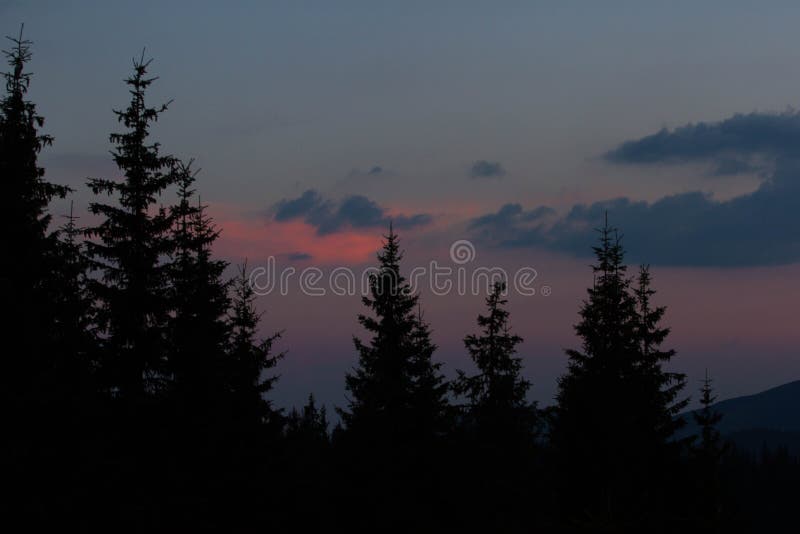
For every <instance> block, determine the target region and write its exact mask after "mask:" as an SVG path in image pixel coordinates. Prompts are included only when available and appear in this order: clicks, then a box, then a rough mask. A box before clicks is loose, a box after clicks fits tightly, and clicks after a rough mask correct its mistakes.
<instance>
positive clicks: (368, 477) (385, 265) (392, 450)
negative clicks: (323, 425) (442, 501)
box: [339, 225, 446, 529]
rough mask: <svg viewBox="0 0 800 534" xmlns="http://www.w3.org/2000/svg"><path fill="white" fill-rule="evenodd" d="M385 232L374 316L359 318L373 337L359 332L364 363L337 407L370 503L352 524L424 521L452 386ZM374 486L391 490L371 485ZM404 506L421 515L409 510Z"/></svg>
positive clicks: (374, 283)
mask: <svg viewBox="0 0 800 534" xmlns="http://www.w3.org/2000/svg"><path fill="white" fill-rule="evenodd" d="M384 238H385V241H384V243H383V248H382V249H381V251H380V252H379V253H378V270H377V272H376V273H375V274H373V275H371V276H370V281H369V282H370V287H369V289H370V294H369V295H368V296H364V297H363V298H362V302H363V304H364V305H365V306H366V307H368V308H369V309H370V310H371V312H372V315H366V314H361V315H359V317H358V320H359V323H360V324H361V325H362V326H363V327H364V329H365V330H367V332H369V333H370V334H371V335H372V337H371V338H370V340H369V342H368V343H365V342H363V341H361V340H360V339H358V338H357V337H354V338H353V341H354V344H355V347H356V350H357V351H358V354H359V359H358V366H357V367H356V368H355V369H353V371H352V372H350V373H348V374H347V375H346V377H345V387H346V390H347V392H348V407H347V409H340V410H339V413H340V415H341V417H342V420H343V422H344V424H345V428H346V432H345V434H344V438H345V439H344V441H345V442H346V445H345V448H346V449H347V450H348V452H349V454H350V456H349V457H348V458H349V459H347V460H345V463H346V464H347V463H350V464H353V467H354V469H351V470H350V471H349V472H347V473H346V474H345V476H347V477H348V478H349V479H350V480H351V483H352V484H353V485H354V491H355V492H356V495H355V496H354V497H353V498H355V499H359V500H363V502H364V503H365V506H364V507H363V508H362V510H363V511H362V513H361V514H360V515H358V514H356V515H354V516H353V517H352V520H353V521H354V522H355V523H353V524H350V525H348V528H382V529H386V528H394V529H403V528H414V527H412V525H414V526H418V525H420V524H424V523H425V521H426V519H425V518H427V517H428V516H429V512H430V509H429V508H427V507H428V506H430V504H431V503H430V499H429V498H428V497H429V494H428V493H427V491H426V489H427V488H429V487H430V485H428V486H426V485H425V483H424V481H423V479H422V478H421V477H423V476H428V475H429V474H430V473H429V470H430V466H431V457H433V456H435V451H436V449H435V447H434V442H435V440H436V434H437V432H439V431H441V430H440V429H443V424H444V422H445V421H446V401H445V397H444V395H445V392H446V389H445V388H444V387H443V385H444V383H443V378H442V377H441V374H440V370H439V366H438V365H436V364H434V363H433V362H432V359H431V356H432V354H433V352H434V350H435V347H434V345H433V344H432V342H431V341H430V338H429V330H428V327H427V324H426V323H425V322H424V320H422V317H421V315H420V313H419V312H417V313H415V310H416V308H417V306H418V300H419V296H418V295H417V294H415V293H413V292H412V290H411V287H410V286H409V285H408V283H407V282H406V280H405V278H404V277H403V276H402V275H401V274H400V261H401V260H402V257H403V254H402V252H401V251H400V247H399V238H398V236H397V234H396V233H395V232H394V229H393V228H392V226H391V225H390V227H389V234H388V235H386V236H384ZM423 411H424V412H425V413H422V412H423ZM375 485H379V486H380V487H381V488H383V489H384V490H385V491H383V490H382V491H378V492H376V491H373V490H370V489H368V488H371V487H374V486H375ZM404 508H408V509H413V510H415V511H416V513H415V514H403V513H401V512H400V510H402V509H404ZM390 518H391V521H390ZM429 526H430V525H429Z"/></svg>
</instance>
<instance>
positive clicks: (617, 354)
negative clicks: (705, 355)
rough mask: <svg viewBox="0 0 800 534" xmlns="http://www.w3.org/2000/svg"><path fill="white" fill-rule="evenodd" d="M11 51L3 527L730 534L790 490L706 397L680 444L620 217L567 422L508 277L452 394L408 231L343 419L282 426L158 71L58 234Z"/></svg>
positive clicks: (675, 402)
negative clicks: (159, 126) (83, 215)
mask: <svg viewBox="0 0 800 534" xmlns="http://www.w3.org/2000/svg"><path fill="white" fill-rule="evenodd" d="M12 41H13V47H12V48H11V49H10V50H8V51H7V52H6V53H5V54H6V57H7V60H8V64H9V67H10V69H9V71H8V72H6V73H5V81H6V88H5V94H4V96H3V99H2V102H1V103H0V180H1V181H0V183H2V186H3V187H4V188H5V191H6V192H7V194H6V195H5V202H4V207H3V209H2V210H0V217H2V227H3V228H4V229H5V230H6V231H5V236H6V240H7V245H6V248H5V253H4V256H3V261H2V262H0V269H1V271H0V284H2V294H3V296H4V305H3V306H2V309H3V316H2V318H0V328H2V338H3V340H4V342H5V349H4V351H3V353H4V356H3V360H2V372H1V373H0V380H1V381H2V384H1V385H0V386H1V389H2V391H1V392H0V395H2V398H0V406H1V408H0V409H1V410H2V421H3V426H4V432H3V434H4V438H3V440H2V442H3V443H2V450H0V455H2V468H3V472H4V474H5V479H6V481H7V484H6V486H7V488H9V489H10V490H11V491H10V492H9V493H10V494H11V496H9V497H8V498H6V499H4V507H5V508H6V510H7V511H8V512H9V513H8V514H7V515H6V516H5V517H19V518H21V519H22V521H23V522H24V523H23V524H25V525H27V526H28V527H30V528H28V530H37V529H38V528H42V527H49V528H64V527H73V528H76V529H78V530H86V531H93V530H100V529H103V530H108V529H112V530H117V531H135V532H139V531H141V532H152V531H197V530H214V531H217V530H222V531H246V532H250V531H255V530H256V529H258V530H267V531H279V532H282V531H288V532H297V531H305V530H309V529H315V530H327V531H397V532H428V531H431V532H433V531H478V530H485V531H492V532H523V531H525V532H527V531H537V530H538V531H546V532H576V531H585V532H642V531H652V532H677V531H687V530H693V529H699V528H703V529H704V530H707V531H712V532H716V531H722V529H725V530H737V529H742V528H750V527H751V525H753V524H756V525H762V526H763V525H764V524H765V523H764V522H765V521H767V522H768V521H769V520H770V519H768V518H766V517H762V516H761V515H759V514H762V513H766V512H764V510H766V509H767V508H759V507H755V506H754V504H753V503H754V502H755V499H754V498H753V496H752V495H750V494H748V493H746V492H744V491H742V492H739V491H738V490H737V488H744V487H749V486H752V481H754V480H760V481H761V483H762V484H766V485H769V486H771V487H780V488H785V487H788V486H789V484H790V483H793V482H796V481H797V480H798V477H797V473H798V469H797V464H796V461H795V460H792V459H790V458H785V457H783V456H781V455H779V454H778V455H776V456H768V455H767V456H765V457H764V458H762V459H761V461H758V462H756V461H753V460H752V459H749V458H747V457H745V456H743V455H740V454H739V455H737V454H735V453H734V451H731V449H730V448H729V447H728V446H727V444H726V443H725V442H724V440H723V439H722V438H721V437H720V435H719V432H718V431H717V430H716V425H717V423H718V421H719V416H718V414H715V413H714V412H713V410H712V409H711V404H712V403H713V390H712V386H711V382H710V380H708V379H707V380H706V381H705V383H704V384H703V387H702V390H701V401H702V405H703V409H701V410H699V411H698V412H696V413H695V414H694V417H695V418H696V421H697V423H698V425H699V426H700V428H701V432H700V433H699V435H698V436H691V437H688V438H679V437H678V434H676V432H678V430H679V429H680V428H681V426H682V425H683V424H684V421H683V420H682V418H681V417H680V414H681V413H682V412H684V411H685V410H686V407H687V405H688V402H689V397H688V393H687V392H686V377H685V375H683V374H681V373H678V372H674V371H671V370H668V365H669V363H670V361H671V359H672V358H673V356H674V355H675V351H673V350H671V349H668V348H665V346H666V343H665V342H666V340H667V337H668V335H669V329H668V328H667V327H665V326H663V324H662V319H663V316H664V313H665V309H664V308H663V307H659V306H657V305H655V304H654V303H653V297H654V295H655V290H654V289H653V285H652V278H651V273H650V270H649V269H648V267H647V266H642V267H640V268H639V269H638V270H637V271H636V272H635V273H633V274H629V273H628V270H627V269H628V267H627V265H626V264H625V261H624V254H625V251H624V248H623V245H622V241H621V236H620V234H619V233H618V232H617V230H616V229H614V228H613V227H611V226H610V225H609V224H608V222H607V221H606V223H605V225H604V226H603V227H602V228H601V229H600V230H599V239H598V243H597V245H596V246H595V247H594V257H595V260H594V263H593V266H592V271H593V283H592V285H591V287H589V288H588V289H587V294H586V297H585V299H584V300H583V302H582V304H581V306H580V312H579V319H578V322H577V324H576V325H575V333H576V335H577V339H578V340H579V341H580V346H579V347H577V348H575V349H571V350H568V351H567V358H568V365H567V370H566V372H565V374H564V375H563V376H562V377H561V378H560V380H559V383H558V395H557V399H556V404H555V405H554V406H552V407H548V408H540V407H539V406H537V405H536V404H535V403H532V402H530V401H529V400H528V393H529V389H530V388H531V383H530V382H529V381H527V380H526V379H525V378H523V374H522V369H523V363H524V360H523V358H522V357H520V356H519V354H518V352H517V349H518V347H519V345H520V343H521V342H522V341H523V340H522V338H521V337H520V336H519V335H517V334H516V333H515V331H514V330H513V328H512V326H511V318H510V315H509V312H508V310H507V309H506V304H507V300H506V298H505V296H504V295H505V289H506V288H505V285H504V283H503V282H497V283H496V284H495V285H494V287H493V288H492V291H491V292H490V294H489V295H488V296H487V298H486V302H485V305H486V308H485V310H484V311H483V312H481V313H480V314H479V315H478V317H477V324H476V327H475V331H474V333H470V334H469V335H467V336H466V337H465V338H464V347H465V350H466V351H467V353H468V354H469V356H470V358H471V360H472V362H473V364H474V365H473V366H472V368H471V369H469V370H458V371H457V374H456V377H455V378H454V379H452V380H447V379H446V377H445V375H444V373H443V370H442V364H441V363H440V362H438V361H436V358H435V355H436V346H435V344H434V343H433V341H432V339H431V325H430V324H429V323H428V322H427V321H426V319H425V315H424V312H423V309H422V303H421V301H420V297H419V295H418V294H416V293H414V292H412V290H411V288H410V287H409V285H408V283H407V281H406V280H405V278H404V277H403V275H402V270H401V262H402V259H403V254H402V250H401V248H400V243H399V238H398V235H397V234H396V233H395V232H394V231H393V230H392V229H391V228H390V229H389V233H388V234H387V235H386V236H384V242H383V246H382V249H381V250H380V252H379V253H378V256H377V262H378V266H377V267H378V269H377V270H376V272H375V274H374V275H372V276H371V277H370V280H369V290H370V291H369V294H368V295H366V296H365V297H363V299H362V300H363V304H364V308H365V311H364V313H363V314H361V315H359V316H358V323H359V324H360V325H361V327H363V331H364V332H366V338H359V337H354V339H353V341H354V348H355V350H356V353H357V356H358V360H357V363H356V365H355V366H354V368H353V369H352V370H351V371H350V372H349V373H347V375H346V376H345V377H344V383H345V389H346V399H347V402H346V405H345V406H343V407H339V408H337V412H338V415H339V418H340V420H341V423H339V424H337V425H336V426H335V427H334V428H333V429H331V428H330V425H329V421H328V415H327V413H326V409H325V407H324V406H318V405H317V403H316V401H315V399H314V397H313V395H311V396H309V400H308V403H307V404H306V405H305V406H303V407H300V408H299V409H293V410H291V411H290V412H288V413H287V412H286V411H284V410H282V409H279V408H277V407H275V406H274V405H273V404H272V402H271V401H270V392H271V390H272V388H273V386H274V383H275V381H276V380H277V377H278V374H277V366H278V365H279V363H280V360H281V359H282V358H283V357H284V354H283V353H281V352H277V351H276V350H275V342H276V340H277V339H278V338H279V336H280V333H276V334H274V335H272V336H269V337H260V335H259V330H260V328H259V323H260V315H259V313H258V311H257V310H256V307H255V303H254V301H255V295H254V293H253V290H252V288H251V286H250V285H249V283H248V276H247V274H248V273H247V268H246V265H242V266H240V267H239V270H238V275H236V276H235V277H233V278H232V279H228V278H227V277H226V273H227V272H228V267H229V265H228V264H227V262H225V261H223V260H220V259H219V258H217V257H215V256H214V254H213V246H214V243H215V241H216V239H217V238H218V237H219V234H220V229H219V228H217V227H216V226H215V224H214V221H213V220H212V218H211V217H210V216H209V215H208V212H207V206H206V205H205V204H203V203H202V202H201V201H200V198H199V195H198V193H197V191H196V190H195V179H196V171H195V169H194V168H193V162H192V161H191V160H187V161H184V160H181V159H179V158H177V157H174V156H172V155H169V154H167V153H165V152H164V151H163V150H162V147H161V145H160V144H159V143H158V142H155V141H153V140H152V139H151V136H150V129H151V127H152V126H153V124H154V123H155V122H156V121H157V120H158V119H159V118H160V116H161V114H162V113H164V112H165V111H166V110H167V107H168V104H165V105H161V106H151V105H150V104H149V103H148V101H147V99H146V95H147V91H148V89H149V87H150V86H151V84H152V83H153V82H154V81H155V80H156V78H154V77H152V76H150V74H149V72H148V70H149V67H150V62H149V61H147V60H145V58H144V55H142V57H140V58H139V59H136V60H134V63H133V71H132V73H131V74H130V76H129V77H128V78H127V79H126V80H125V84H126V86H127V88H128V91H129V94H130V101H129V103H128V105H127V107H125V108H124V109H121V110H117V111H115V112H114V113H115V114H116V117H117V119H118V121H119V124H120V127H119V132H117V133H112V134H110V137H109V141H110V144H111V147H112V151H111V153H112V157H113V160H114V162H115V164H116V165H117V167H118V168H119V171H120V176H121V178H120V179H108V178H102V177H99V178H91V179H89V180H88V182H87V186H88V188H89V189H90V190H91V192H92V193H93V195H94V200H93V202H92V203H91V204H90V206H89V211H90V213H91V214H92V215H93V220H94V221H96V222H95V223H94V224H93V225H92V226H89V227H85V228H84V227H79V226H78V224H77V217H75V216H74V214H73V213H70V215H69V216H67V217H66V222H65V223H64V224H63V225H60V226H59V225H57V224H56V223H55V221H54V220H53V219H52V215H51V214H50V213H49V205H50V204H51V202H52V201H53V200H55V199H57V198H62V199H63V198H66V197H68V196H69V194H70V193H71V192H72V191H71V190H70V189H69V188H68V187H65V186H61V185H56V184H53V183H50V182H49V181H48V180H47V179H46V177H45V171H44V169H43V168H42V167H41V166H40V165H39V163H38V157H39V154H40V153H41V151H42V150H43V149H44V148H46V147H47V146H49V145H51V144H52V142H53V139H52V138H51V137H49V136H47V135H45V134H42V133H41V129H42V127H43V124H44V119H43V118H42V117H41V116H40V115H39V113H38V112H37V109H36V106H35V104H34V103H32V102H31V101H29V100H28V97H27V92H28V89H29V86H30V83H31V76H30V74H29V73H28V72H27V70H26V66H27V64H28V62H29V60H30V58H31V52H30V42H29V41H27V40H25V39H23V37H22V35H21V34H20V36H19V37H18V38H15V39H12ZM170 196H172V199H171V200H170V199H169V197H170ZM770 470H773V471H775V473H780V476H778V475H777V474H775V473H772V472H771V471H770ZM781 477H783V478H781ZM792 477H794V478H792ZM744 495H748V497H747V498H745V497H743V496H744ZM748 499H750V501H748ZM743 503H744V504H743ZM772 504H773V505H774V504H775V503H774V502H773V503H772ZM781 510H782V508H778V509H777V511H776V510H773V511H772V512H770V513H771V514H772V515H771V516H770V517H771V520H774V521H780V520H781V516H780V515H779V514H780V511H781ZM776 513H777V514H778V515H775V514H776ZM767 524H768V523H767Z"/></svg>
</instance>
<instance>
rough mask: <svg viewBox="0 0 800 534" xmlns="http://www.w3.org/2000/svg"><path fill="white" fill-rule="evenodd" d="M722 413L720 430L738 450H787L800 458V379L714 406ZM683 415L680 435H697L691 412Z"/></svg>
mask: <svg viewBox="0 0 800 534" xmlns="http://www.w3.org/2000/svg"><path fill="white" fill-rule="evenodd" d="M712 407H713V409H714V410H716V411H717V412H719V413H721V414H722V421H720V423H719V430H720V432H721V433H722V435H723V436H725V437H726V438H728V439H730V440H731V441H733V442H734V443H735V444H736V446H737V448H739V449H742V450H747V451H751V452H759V451H760V450H762V449H763V448H765V447H766V448H767V449H771V450H774V449H776V448H779V447H785V448H787V449H788V450H789V452H791V453H792V454H794V455H798V456H800V380H795V381H793V382H789V383H787V384H783V385H781V386H777V387H774V388H771V389H768V390H766V391H762V392H761V393H756V394H755V395H746V396H743V397H734V398H732V399H727V400H723V401H720V402H717V403H715V404H714V405H713V406H712ZM693 412H694V411H689V412H686V413H684V414H683V417H684V420H685V421H686V423H687V425H686V427H684V429H682V430H681V432H680V436H681V437H684V436H687V435H691V434H695V433H697V430H698V427H697V425H696V424H695V422H694V418H693V417H692V413H693Z"/></svg>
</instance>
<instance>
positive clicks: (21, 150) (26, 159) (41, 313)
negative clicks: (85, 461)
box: [0, 28, 69, 426]
mask: <svg viewBox="0 0 800 534" xmlns="http://www.w3.org/2000/svg"><path fill="white" fill-rule="evenodd" d="M22 29H23V28H20V33H19V36H18V37H14V38H12V37H8V39H9V40H10V41H11V43H12V45H13V47H12V48H11V50H7V51H4V54H5V56H6V58H7V60H8V65H9V66H10V68H11V72H5V73H3V77H4V79H5V95H4V96H3V99H2V101H0V180H2V183H3V186H4V188H5V195H4V197H5V198H4V202H3V209H2V210H0V222H1V223H2V225H3V229H4V239H5V243H4V245H3V246H4V249H5V250H6V253H5V256H4V259H3V261H2V262H0V291H2V294H3V298H4V299H6V300H5V301H6V302H8V303H13V306H3V313H2V317H1V318H0V328H2V331H0V333H2V337H3V339H5V340H19V343H15V344H14V346H10V347H9V351H8V352H7V354H8V357H6V358H3V360H4V366H5V368H4V372H3V373H2V378H0V380H2V384H1V385H2V387H1V388H0V390H2V393H1V395H2V398H1V399H0V404H2V410H4V411H5V410H8V412H7V413H5V415H6V417H4V419H5V420H6V421H8V422H9V423H11V422H12V421H13V420H14V419H16V418H17V417H19V418H20V419H18V420H17V421H18V422H19V421H22V420H25V419H27V418H28V417H29V415H31V414H26V413H25V410H27V409H32V408H33V407H34V406H35V405H39V404H41V403H43V402H46V399H47V398H48V397H49V393H48V390H47V388H46V387H44V386H45V383H51V381H52V380H53V376H52V373H51V371H50V370H51V369H52V367H53V365H52V364H53V359H54V358H57V357H58V356H57V354H58V351H55V352H54V346H53V343H52V339H50V334H51V333H52V332H51V328H50V326H51V323H52V322H53V316H52V306H51V302H50V299H51V293H52V291H54V290H55V288H54V287H52V286H51V283H50V280H51V275H52V274H53V273H54V271H55V270H57V267H56V266H57V261H58V260H57V255H58V243H57V239H56V236H55V234H53V233H51V232H50V231H49V230H48V227H49V225H50V222H51V215H50V214H49V213H48V204H49V203H50V201H51V200H52V199H54V198H56V197H61V198H63V197H65V196H66V194H67V193H68V192H69V188H67V187H64V186H59V185H55V184H52V183H50V182H48V181H47V180H45V178H44V172H45V171H44V169H43V168H42V167H40V166H39V164H38V156H39V153H40V152H41V151H42V149H43V148H44V147H46V146H49V145H51V144H52V142H53V139H52V137H50V136H49V135H42V134H40V133H39V129H40V128H41V127H42V126H43V125H44V119H43V118H42V117H41V116H40V115H39V114H38V112H37V110H36V105H35V104H34V103H32V102H30V101H29V100H27V93H28V89H29V87H30V83H31V74H30V73H28V72H27V71H26V66H27V64H28V62H29V61H30V59H31V51H30V46H31V44H32V43H31V41H28V40H26V39H24V38H23V37H22ZM12 426H13V425H12Z"/></svg>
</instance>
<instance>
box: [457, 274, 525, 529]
mask: <svg viewBox="0 0 800 534" xmlns="http://www.w3.org/2000/svg"><path fill="white" fill-rule="evenodd" d="M505 292H506V284H505V282H495V283H494V285H493V287H492V291H491V293H490V294H489V295H488V297H487V298H486V307H487V314H486V315H478V321H477V322H478V326H479V327H480V329H481V332H480V334H478V335H475V334H470V335H468V336H466V337H465V338H464V346H465V347H466V349H467V351H468V352H469V355H470V358H471V359H472V361H473V362H474V363H475V366H476V368H477V373H475V374H472V375H469V374H467V373H465V372H464V371H462V370H458V371H457V373H458V377H457V378H456V380H455V381H454V383H453V390H454V392H455V393H456V394H458V395H460V396H463V397H465V398H466V405H465V406H464V407H463V412H462V417H461V426H462V429H463V430H462V439H464V440H465V441H466V444H467V445H468V446H467V448H466V450H465V451H464V452H465V454H466V458H465V459H464V460H462V463H464V464H467V465H470V466H471V467H470V469H469V470H468V476H467V477H466V478H464V479H462V482H461V483H462V484H463V485H464V486H465V487H467V488H471V491H470V492H469V493H467V494H466V495H465V499H468V502H469V503H470V504H469V507H470V509H471V510H473V511H474V512H473V514H472V517H471V521H472V522H473V523H475V522H477V523H478V524H480V525H482V528H484V529H487V530H489V531H515V530H518V529H524V528H526V527H528V528H530V526H531V523H532V521H533V520H534V519H533V518H532V517H526V518H524V517H523V516H522V515H520V514H517V513H509V512H508V510H509V509H511V510H518V509H522V508H525V507H527V506H529V504H528V503H526V501H527V500H528V499H533V498H534V497H533V494H532V489H533V487H534V486H535V484H536V481H535V480H533V477H532V465H533V464H532V461H533V459H534V455H535V451H534V447H535V443H536V437H537V435H538V426H539V420H538V416H537V409H536V405H535V404H534V403H531V402H529V401H528V400H527V393H528V390H529V389H530V386H531V384H530V382H529V381H528V380H526V379H524V378H523V377H522V375H521V372H522V358H519V357H516V356H515V354H516V352H517V346H518V345H519V344H520V343H522V341H523V340H522V338H521V337H520V336H518V335H516V334H513V333H511V327H510V325H509V312H508V310H506V309H505V306H506V304H507V302H508V301H507V299H506V298H505ZM462 476H463V475H462ZM464 526H465V527H466V528H474V527H475V525H474V524H473V525H464Z"/></svg>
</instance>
